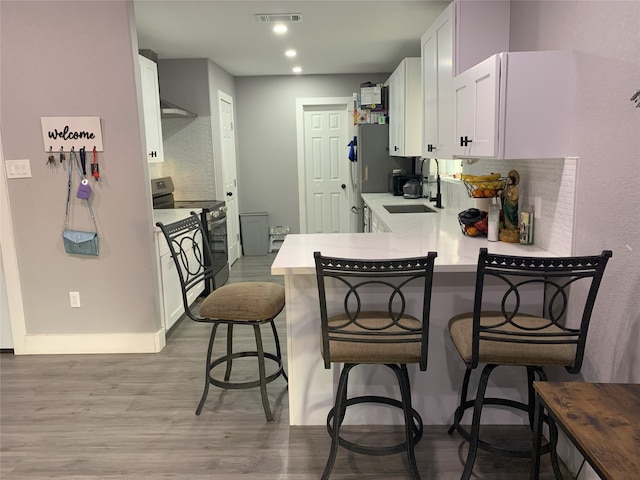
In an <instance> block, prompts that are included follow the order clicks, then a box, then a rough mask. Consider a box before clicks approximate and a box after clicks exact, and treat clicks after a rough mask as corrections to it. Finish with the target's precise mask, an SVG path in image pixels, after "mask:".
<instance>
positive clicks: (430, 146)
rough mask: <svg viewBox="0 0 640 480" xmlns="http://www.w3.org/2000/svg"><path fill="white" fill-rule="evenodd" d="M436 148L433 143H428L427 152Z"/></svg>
mask: <svg viewBox="0 0 640 480" xmlns="http://www.w3.org/2000/svg"><path fill="white" fill-rule="evenodd" d="M435 150H436V147H434V146H433V145H431V144H429V145H427V152H433V151H435Z"/></svg>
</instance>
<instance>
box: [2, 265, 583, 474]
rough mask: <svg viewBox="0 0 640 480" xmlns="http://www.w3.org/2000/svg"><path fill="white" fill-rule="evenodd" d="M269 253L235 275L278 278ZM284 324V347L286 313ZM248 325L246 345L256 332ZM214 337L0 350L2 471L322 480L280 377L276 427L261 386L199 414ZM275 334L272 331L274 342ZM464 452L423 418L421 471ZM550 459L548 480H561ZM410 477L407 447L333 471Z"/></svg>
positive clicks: (227, 394)
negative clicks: (146, 346)
mask: <svg viewBox="0 0 640 480" xmlns="http://www.w3.org/2000/svg"><path fill="white" fill-rule="evenodd" d="M273 257H274V254H270V255H268V256H265V257H243V258H242V259H241V260H239V261H238V262H237V263H236V264H235V265H234V266H233V268H232V273H231V278H230V281H231V282H233V281H240V280H263V279H271V280H273V281H276V282H280V283H282V278H281V277H270V276H269V267H270V265H271V262H272V261H273ZM277 323H278V328H279V331H280V332H281V343H282V346H283V348H286V340H285V338H286V337H285V330H284V314H281V315H280V317H279V318H278V319H277ZM237 331H238V333H240V332H239V330H237ZM246 333H247V335H245V336H244V338H242V339H241V342H248V341H249V340H251V339H252V336H250V335H251V333H250V332H246ZM208 335H209V328H208V326H207V325H202V324H197V323H195V322H192V321H190V320H183V321H182V322H180V323H179V324H178V326H177V327H176V328H175V329H174V331H172V332H171V334H170V336H169V338H168V340H167V346H166V348H165V349H164V350H163V351H162V352H160V353H158V354H145V355H131V354H126V355H124V354H123V355H68V356H66V355H46V356H45V355H43V356H14V355H13V354H10V353H4V354H2V355H0V382H1V383H0V386H1V391H0V393H1V404H0V406H1V410H0V414H1V417H0V422H1V423H0V478H2V479H3V480H14V479H20V480H36V479H62V478H65V479H74V480H79V479H83V480H84V479H98V478H99V479H145V480H146V479H148V480H154V479H185V480H187V479H200V478H203V479H204V478H207V479H212V480H235V479H243V480H247V479H256V480H267V479H269V480H272V479H279V480H284V479H288V480H308V479H318V478H320V473H321V472H322V469H323V467H324V463H325V461H326V458H327V454H328V448H329V444H330V442H329V437H328V434H327V432H326V429H325V427H289V425H288V407H287V386H286V384H285V382H284V380H282V379H278V380H276V381H275V382H273V383H271V384H270V385H269V386H268V390H269V397H270V402H271V408H272V410H273V414H274V417H275V419H274V421H273V422H271V423H267V422H266V421H265V418H264V413H263V411H262V405H261V402H260V395H259V392H258V391H257V390H236V391H221V390H219V389H217V388H215V387H212V388H211V390H210V392H209V398H208V400H207V403H206V404H205V407H204V410H203V412H202V414H201V415H200V416H196V415H195V414H194V412H195V408H196V406H197V403H198V401H199V399H200V394H201V392H202V387H203V382H204V365H203V364H204V356H205V352H206V346H207V340H208ZM269 336H270V335H268V331H267V330H265V334H264V337H265V343H266V344H269V342H267V340H268V339H269ZM267 348H268V347H267ZM249 362H250V359H246V363H245V364H243V365H241V362H238V364H237V365H236V364H234V375H236V374H246V373H248V372H251V371H253V367H252V365H250V364H249ZM285 365H286V362H285ZM424 374H425V375H428V372H425V373H424ZM454 407H455V406H454V405H452V406H451V409H452V411H453V409H454ZM354 433H355V434H357V435H359V436H364V435H367V436H368V437H369V438H372V439H378V438H381V437H382V436H384V437H385V438H386V437H387V436H391V435H393V434H395V432H387V431H384V430H379V429H373V430H372V431H362V430H355V429H354ZM492 433H494V434H496V435H502V436H504V437H505V438H506V440H507V441H509V442H511V443H514V442H522V443H524V444H527V443H528V442H529V441H530V440H529V436H528V435H527V433H528V432H527V431H526V428H525V429H524V430H523V428H522V427H499V428H495V427H493V432H492ZM466 451H467V450H466V444H465V443H464V442H463V441H462V440H461V438H460V437H459V436H458V435H457V434H453V435H448V434H447V432H446V427H441V426H438V427H434V426H425V435H424V437H423V439H422V440H421V441H420V443H419V444H418V446H417V450H416V455H417V457H418V467H419V469H420V472H421V474H422V478H423V479H437V480H454V479H459V478H460V474H461V472H462V465H463V457H464V456H466ZM547 457H548V456H545V458H543V462H542V463H543V471H542V476H541V478H542V479H543V480H551V479H552V478H553V475H552V473H551V469H550V465H549V460H548V458H547ZM528 469H529V460H528V459H509V458H500V457H495V458H492V457H491V456H490V455H488V454H485V453H482V452H481V453H480V454H479V458H478V460H477V462H476V465H475V469H474V473H475V475H476V477H475V478H479V479H487V480H518V479H523V480H525V479H528V478H529V474H528ZM407 473H408V469H407V464H406V460H405V458H404V456H403V455H402V454H398V455H391V456H386V457H370V456H362V455H357V454H351V453H346V452H345V451H344V450H341V451H340V452H339V454H338V460H337V462H336V465H335V467H334V470H333V475H332V479H335V480H347V479H350V480H355V479H366V480H373V479H380V480H382V479H384V480H390V479H403V478H408V476H407ZM565 478H567V479H568V480H569V479H571V478H572V477H571V476H569V475H567V476H565Z"/></svg>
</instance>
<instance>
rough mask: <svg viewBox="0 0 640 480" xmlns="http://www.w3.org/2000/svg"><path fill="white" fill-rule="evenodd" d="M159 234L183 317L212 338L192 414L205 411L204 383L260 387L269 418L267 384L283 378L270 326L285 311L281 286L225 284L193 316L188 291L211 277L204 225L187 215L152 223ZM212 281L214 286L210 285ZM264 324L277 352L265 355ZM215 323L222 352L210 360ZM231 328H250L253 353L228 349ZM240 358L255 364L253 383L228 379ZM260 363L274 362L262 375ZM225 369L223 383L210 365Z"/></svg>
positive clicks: (265, 410) (280, 362)
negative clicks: (221, 332) (222, 332)
mask: <svg viewBox="0 0 640 480" xmlns="http://www.w3.org/2000/svg"><path fill="white" fill-rule="evenodd" d="M156 225H157V226H158V227H160V230H162V233H163V234H164V237H165V239H166V240H167V244H168V245H169V250H170V252H171V256H172V258H173V260H174V262H175V264H176V268H177V271H178V277H179V278H180V285H181V288H182V299H183V303H184V309H185V313H186V314H187V316H188V317H189V318H191V319H192V320H194V321H196V322H206V323H211V324H212V327H211V336H210V337H209V347H208V349H207V358H206V369H205V384H204V391H203V392H202V397H201V399H200V403H199V404H198V408H197V409H196V415H200V412H202V408H203V407H204V403H205V400H206V399H207V394H208V393H209V385H210V384H211V385H215V386H217V387H220V388H226V389H245V388H256V387H259V388H260V394H261V397H262V406H263V409H264V413H265V416H266V418H267V421H272V420H273V415H272V413H271V408H270V406H269V398H268V396H267V384H268V383H271V382H273V381H274V380H276V379H277V378H278V377H281V376H282V377H283V378H284V379H285V381H287V380H288V379H287V374H286V373H285V371H284V367H283V364H282V352H281V349H280V340H279V339H278V332H277V330H276V325H275V323H274V318H275V317H276V316H278V314H279V313H280V312H281V311H282V309H283V308H284V287H283V286H282V285H278V284H276V283H271V282H238V283H231V284H228V285H224V286H222V287H220V288H216V289H215V290H213V291H212V292H211V293H210V294H209V295H208V296H207V297H206V298H205V299H204V301H203V302H202V304H201V305H200V309H199V311H198V313H197V314H196V313H194V312H193V311H192V309H191V306H190V305H189V302H188V300H187V293H188V292H189V290H191V289H192V288H194V287H196V286H197V285H201V284H202V282H207V281H211V280H212V279H213V271H212V268H211V250H210V246H209V244H208V242H207V241H206V235H205V233H204V227H203V226H202V223H201V222H200V218H199V216H198V214H196V213H195V212H191V216H190V217H188V218H186V219H184V220H180V221H178V222H174V223H171V224H168V225H164V224H163V223H162V222H158V223H156ZM211 283H213V282H211ZM264 324H269V325H270V326H271V330H272V332H273V337H274V340H275V347H276V352H275V353H270V352H265V351H264V348H263V345H262V333H261V330H260V326H261V325H264ZM220 325H226V326H227V338H226V353H225V354H223V355H220V356H218V357H217V358H214V357H213V346H214V341H215V338H216V332H217V330H218V327H219V326H220ZM234 326H251V327H252V328H253V332H254V337H255V341H256V349H255V350H252V351H240V352H234V351H233V329H234ZM242 357H255V358H257V361H258V362H257V363H258V365H257V366H258V379H255V380H249V381H233V380H230V377H231V369H232V366H233V360H235V359H238V358H242ZM265 359H267V360H270V361H272V362H273V363H274V364H275V370H274V371H273V372H271V373H269V374H267V372H266V368H265ZM219 365H224V366H225V367H226V368H225V372H224V377H223V379H220V378H217V377H215V376H214V374H213V370H214V368H215V367H217V366H219Z"/></svg>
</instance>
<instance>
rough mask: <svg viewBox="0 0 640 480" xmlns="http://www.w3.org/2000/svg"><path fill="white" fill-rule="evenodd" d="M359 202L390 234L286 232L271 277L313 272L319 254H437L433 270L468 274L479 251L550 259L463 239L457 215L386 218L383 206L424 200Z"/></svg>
mask: <svg viewBox="0 0 640 480" xmlns="http://www.w3.org/2000/svg"><path fill="white" fill-rule="evenodd" d="M362 198H363V200H364V201H365V203H367V205H369V207H370V208H371V209H372V211H373V212H374V213H375V214H376V215H377V216H378V217H379V218H380V220H381V221H382V222H383V223H384V224H385V226H386V227H387V228H388V229H389V230H391V232H392V233H318V234H289V235H287V237H286V238H285V240H284V243H283V244H282V246H281V247H280V250H279V251H278V254H277V256H276V258H275V260H274V262H273V264H272V265H271V274H272V275H291V274H294V275H295V274H313V273H315V264H314V260H313V252H315V251H320V252H322V254H323V255H328V256H334V257H344V258H358V259H377V260H386V259H393V258H402V257H416V256H421V255H426V254H427V252H429V251H435V252H438V257H437V258H436V265H435V271H436V272H473V271H475V269H476V265H477V261H478V252H479V249H480V248H482V247H486V248H488V249H489V252H494V253H502V254H506V255H522V256H532V257H547V256H548V257H554V256H555V255H553V254H552V253H550V252H548V251H546V250H542V249H541V248H538V247H536V246H535V245H520V244H519V243H505V242H489V241H487V239H486V237H466V236H464V235H463V234H462V231H461V229H460V225H459V223H458V212H457V211H453V210H451V209H448V210H447V209H442V210H438V209H436V210H438V211H437V212H436V213H396V214H391V213H389V212H387V210H386V209H384V208H383V205H399V204H424V205H429V206H433V203H430V202H427V200H426V199H411V200H410V199H405V198H403V197H395V196H393V195H391V194H388V193H370V194H363V195H362Z"/></svg>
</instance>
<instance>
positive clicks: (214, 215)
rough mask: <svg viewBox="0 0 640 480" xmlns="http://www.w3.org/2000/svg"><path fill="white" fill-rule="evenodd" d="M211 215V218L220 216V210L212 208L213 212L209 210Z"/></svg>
mask: <svg viewBox="0 0 640 480" xmlns="http://www.w3.org/2000/svg"><path fill="white" fill-rule="evenodd" d="M211 216H212V217H213V218H218V217H219V216H220V212H219V211H218V210H214V211H213V212H211Z"/></svg>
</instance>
